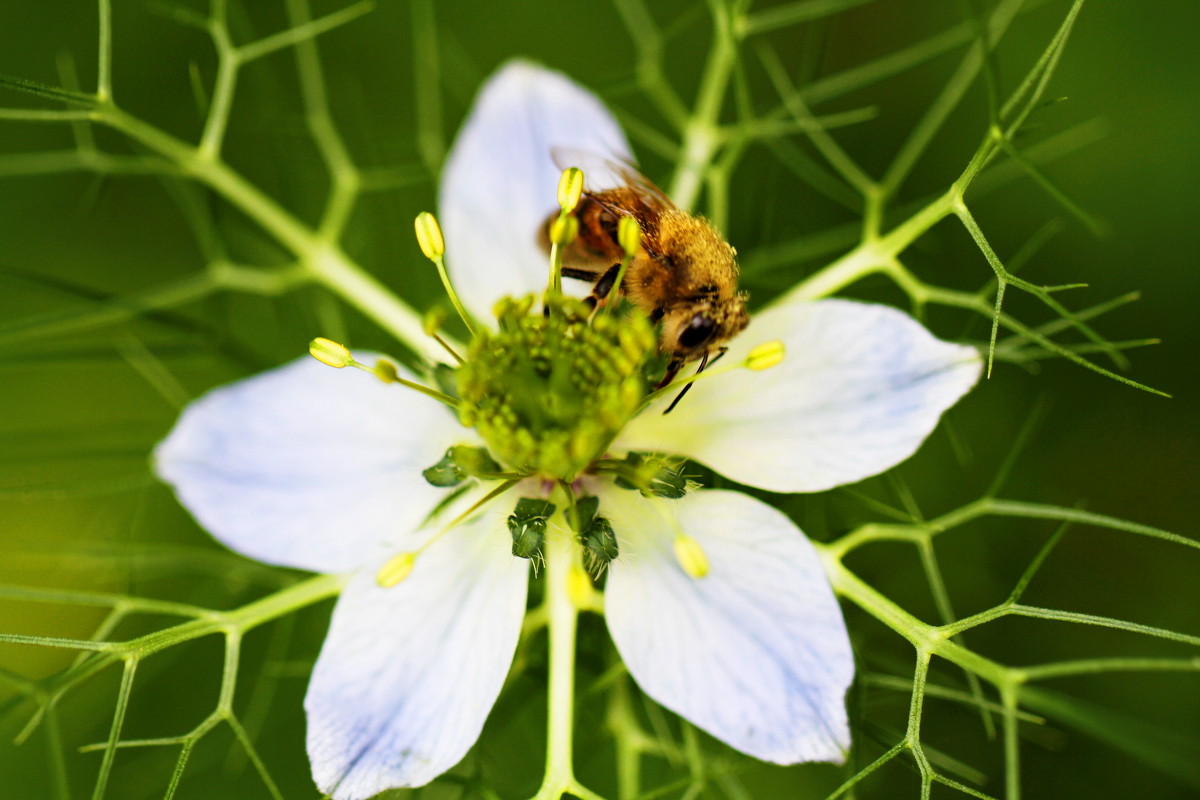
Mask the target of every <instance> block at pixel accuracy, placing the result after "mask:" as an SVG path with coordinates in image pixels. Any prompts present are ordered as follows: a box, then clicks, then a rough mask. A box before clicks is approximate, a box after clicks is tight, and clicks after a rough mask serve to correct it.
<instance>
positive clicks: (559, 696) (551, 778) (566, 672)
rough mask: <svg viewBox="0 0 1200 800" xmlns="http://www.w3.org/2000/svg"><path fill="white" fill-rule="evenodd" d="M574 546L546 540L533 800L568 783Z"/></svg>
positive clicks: (556, 538)
mask: <svg viewBox="0 0 1200 800" xmlns="http://www.w3.org/2000/svg"><path fill="white" fill-rule="evenodd" d="M574 557H575V553H574V542H572V541H571V538H570V537H569V536H568V535H566V534H565V533H561V532H559V533H557V535H551V536H549V537H547V540H546V606H547V607H548V609H549V612H550V614H549V632H550V689H549V696H548V706H547V710H546V716H547V724H546V773H545V777H544V778H543V780H542V787H541V789H539V790H538V793H537V795H536V796H535V798H536V800H547V799H548V798H559V797H562V794H563V792H564V791H565V790H566V789H567V787H568V786H570V785H571V783H572V782H573V781H574V771H573V768H572V764H571V762H572V749H573V748H572V738H573V733H574V725H575V630H576V627H577V621H578V620H577V614H578V611H577V610H576V608H575V605H574V603H572V602H571V596H570V591H569V585H568V583H567V582H568V580H569V578H570V572H571V565H572V562H573V561H574Z"/></svg>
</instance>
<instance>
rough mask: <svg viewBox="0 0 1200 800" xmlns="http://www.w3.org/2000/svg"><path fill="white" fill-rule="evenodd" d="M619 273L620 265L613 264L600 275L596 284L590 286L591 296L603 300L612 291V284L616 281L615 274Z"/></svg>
mask: <svg viewBox="0 0 1200 800" xmlns="http://www.w3.org/2000/svg"><path fill="white" fill-rule="evenodd" d="M619 274H621V265H620V264H619V263H618V264H613V265H612V266H611V267H609V268H608V272H605V273H604V274H603V275H601V276H600V280H598V281H596V285H595V286H593V287H592V296H593V297H595V298H596V299H598V300H603V299H605V298H606V297H608V293H609V292H611V291H612V288H613V284H614V283H616V282H617V275H619Z"/></svg>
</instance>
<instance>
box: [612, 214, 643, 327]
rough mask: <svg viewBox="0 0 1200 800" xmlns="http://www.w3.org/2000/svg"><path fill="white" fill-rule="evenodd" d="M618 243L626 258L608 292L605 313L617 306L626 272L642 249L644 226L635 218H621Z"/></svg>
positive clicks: (618, 227) (618, 228)
mask: <svg viewBox="0 0 1200 800" xmlns="http://www.w3.org/2000/svg"><path fill="white" fill-rule="evenodd" d="M617 241H618V242H619V243H620V244H621V249H622V250H624V251H625V257H624V258H622V259H621V268H620V269H618V270H617V277H616V278H615V279H614V280H613V285H612V288H611V289H609V290H608V295H607V296H606V297H605V300H606V301H607V302H606V303H605V305H604V307H605V309H606V311H605V313H610V312H608V311H607V309H609V308H613V307H615V306H616V305H617V302H616V301H617V297H618V296H619V294H620V291H621V281H623V280H624V279H625V272H626V270H628V269H629V265H630V263H632V262H633V257H634V256H636V255H637V254H638V251H639V250H640V249H641V247H642V226H641V225H639V224H638V221H637V220H636V219H635V218H634V217H632V216H628V215H627V216H624V217H621V221H620V222H618V223H617Z"/></svg>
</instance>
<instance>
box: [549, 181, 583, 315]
mask: <svg viewBox="0 0 1200 800" xmlns="http://www.w3.org/2000/svg"><path fill="white" fill-rule="evenodd" d="M582 196H583V170H581V169H579V168H578V167H567V168H566V169H565V170H563V173H562V176H561V177H560V178H559V179H558V207H559V212H558V216H557V217H556V218H555V219H554V222H552V223H550V280H549V284H548V286H547V288H546V294H547V295H549V296H552V297H558V296H559V295H561V294H562V249H563V248H564V247H566V246H567V245H569V244H570V243H571V242H573V241H575V237H576V236H577V235H578V234H579V220H578V219H576V218H575V217H574V216H573V214H572V212H574V211H575V207H576V206H578V205H579V199H580V198H581V197H582ZM548 311H549V305H547V313H548Z"/></svg>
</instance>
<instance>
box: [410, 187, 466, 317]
mask: <svg viewBox="0 0 1200 800" xmlns="http://www.w3.org/2000/svg"><path fill="white" fill-rule="evenodd" d="M413 227H414V228H415V229H416V232H417V244H418V245H420V247H421V252H422V253H424V254H425V257H426V258H428V259H429V260H430V261H432V262H433V263H434V266H436V267H437V271H438V277H440V278H441V279H442V287H443V288H445V290H446V294H447V296H449V298H450V302H451V303H453V304H454V310H455V311H457V312H458V316H459V317H460V318H461V319H462V321H463V325H466V326H467V333H469V334H471V335H472V336H474V335H475V322H474V320H472V319H471V315H470V314H468V313H467V309H466V307H465V306H463V304H462V301H461V300H459V299H458V292H456V291H454V284H452V283H450V276H449V275H448V274H447V273H446V259H445V255H446V241H445V239H444V238H443V237H442V226H441V225H439V224H438V221H437V217H435V216H434V215H433V214H430V213H429V212H428V211H422V212H421V213H420V214H417V218H416V220H414V222H413Z"/></svg>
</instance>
